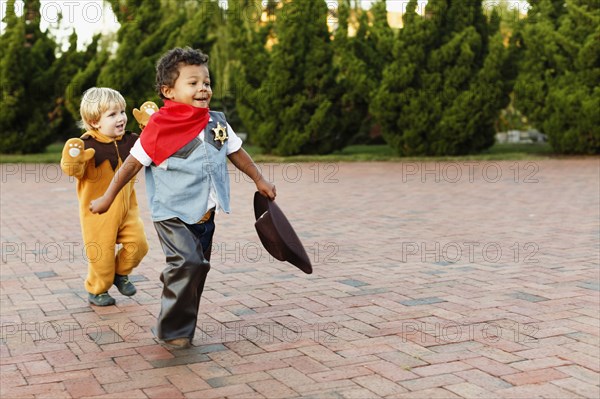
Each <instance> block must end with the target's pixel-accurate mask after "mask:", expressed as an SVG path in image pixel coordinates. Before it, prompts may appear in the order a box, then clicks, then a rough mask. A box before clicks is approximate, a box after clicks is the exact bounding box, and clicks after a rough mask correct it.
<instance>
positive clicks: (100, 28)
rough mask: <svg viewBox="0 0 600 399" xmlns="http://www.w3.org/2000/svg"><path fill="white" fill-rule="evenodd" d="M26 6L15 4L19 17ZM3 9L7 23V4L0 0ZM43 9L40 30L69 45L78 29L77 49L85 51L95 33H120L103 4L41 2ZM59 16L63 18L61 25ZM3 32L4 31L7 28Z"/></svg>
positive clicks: (75, 0) (98, 0) (89, 1)
mask: <svg viewBox="0 0 600 399" xmlns="http://www.w3.org/2000/svg"><path fill="white" fill-rule="evenodd" d="M23 4H24V3H23V2H22V1H16V2H15V10H16V13H17V15H21V14H22V10H23ZM0 5H1V9H0V13H1V16H2V19H4V16H5V15H6V0H0ZM40 5H41V7H40V14H41V22H40V28H41V29H42V30H45V29H50V31H51V32H52V34H53V35H54V36H55V37H56V39H57V41H58V42H59V43H60V42H63V43H64V42H67V40H68V38H69V36H70V35H71V33H72V32H73V29H75V31H76V32H77V36H78V38H77V39H78V40H77V44H78V47H79V48H80V49H83V48H85V47H86V46H87V44H89V43H90V42H91V41H92V37H93V36H94V35H95V34H96V33H100V32H102V33H108V32H116V31H117V30H118V29H119V23H118V22H117V18H116V17H115V15H114V14H113V12H112V10H111V8H110V6H108V4H105V3H104V2H103V1H102V0H41V1H40ZM59 14H62V21H61V23H60V25H59V24H58V19H59V18H58V15H59ZM2 25H4V24H2ZM1 29H2V30H3V29H4V26H2V27H1Z"/></svg>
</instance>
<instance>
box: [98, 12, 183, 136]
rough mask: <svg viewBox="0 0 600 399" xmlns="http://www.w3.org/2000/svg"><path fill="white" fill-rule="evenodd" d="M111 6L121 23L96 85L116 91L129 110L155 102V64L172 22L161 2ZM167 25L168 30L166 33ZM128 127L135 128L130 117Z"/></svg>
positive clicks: (156, 96) (135, 124)
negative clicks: (113, 51)
mask: <svg viewBox="0 0 600 399" xmlns="http://www.w3.org/2000/svg"><path fill="white" fill-rule="evenodd" d="M110 4H111V7H112V9H113V12H114V13H115V16H116V17H117V19H118V21H119V23H120V24H121V27H120V28H119V31H118V32H117V40H118V48H117V51H116V54H115V55H114V57H111V58H110V59H109V60H108V63H107V64H106V65H104V66H102V68H101V70H100V73H99V75H98V80H97V82H96V85H97V86H105V87H111V88H113V89H115V90H118V91H119V92H120V93H121V94H122V95H123V97H125V100H126V101H127V107H128V109H129V110H131V109H132V108H134V107H137V106H139V105H141V104H142V103H143V102H144V101H147V100H154V101H157V102H158V98H159V97H158V95H157V94H154V81H155V67H154V64H155V62H156V59H157V58H158V57H159V56H160V53H161V52H162V50H163V46H164V40H165V37H166V36H165V35H166V34H167V33H170V32H172V31H173V29H174V26H173V25H171V24H172V21H173V19H172V18H167V17H166V16H165V15H164V14H163V9H162V7H161V1H160V0H125V1H121V0H110ZM166 26H168V27H170V28H171V29H169V30H166V29H165V27H166ZM159 105H160V104H159ZM127 127H128V128H129V129H131V130H136V129H137V122H136V121H135V119H134V118H129V121H128V123H127Z"/></svg>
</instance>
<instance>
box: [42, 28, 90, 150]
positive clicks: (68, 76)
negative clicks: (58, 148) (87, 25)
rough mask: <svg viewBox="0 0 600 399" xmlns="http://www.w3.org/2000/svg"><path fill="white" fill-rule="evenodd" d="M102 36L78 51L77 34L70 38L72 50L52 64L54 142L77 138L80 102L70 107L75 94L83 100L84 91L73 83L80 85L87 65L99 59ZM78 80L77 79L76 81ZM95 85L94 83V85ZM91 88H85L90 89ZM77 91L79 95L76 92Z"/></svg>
mask: <svg viewBox="0 0 600 399" xmlns="http://www.w3.org/2000/svg"><path fill="white" fill-rule="evenodd" d="M99 39H100V36H99V35H96V36H95V37H94V38H93V40H92V43H91V44H90V45H88V47H87V49H86V50H85V51H79V50H78V49H77V34H76V33H75V31H73V33H72V34H71V36H70V37H69V48H68V50H66V51H65V52H63V53H62V54H61V55H60V57H59V58H57V59H56V61H55V62H54V64H52V68H51V73H50V75H51V76H53V86H54V90H53V92H54V94H53V98H54V109H53V110H52V111H51V112H50V114H49V118H50V127H51V129H52V136H53V137H54V138H55V139H59V140H66V139H68V138H70V137H73V136H77V135H78V134H79V132H80V129H79V128H78V127H77V124H76V121H78V120H79V103H78V102H77V103H76V104H75V105H74V107H73V110H74V111H75V112H74V113H73V112H71V104H69V102H70V101H72V99H73V98H72V97H73V94H75V96H76V97H77V98H79V99H80V98H81V95H82V93H83V91H85V89H84V90H83V91H82V90H81V87H79V85H76V84H73V85H71V83H72V82H78V81H79V80H78V79H79V77H78V74H79V73H80V71H82V70H83V69H84V68H85V67H86V65H88V64H89V63H90V62H91V61H92V60H93V58H94V57H95V56H96V53H97V47H98V40H99ZM75 79H77V80H75ZM91 86H93V83H92V84H91ZM91 86H88V87H86V89H87V88H89V87H91ZM73 90H77V93H73Z"/></svg>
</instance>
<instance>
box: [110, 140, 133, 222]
mask: <svg viewBox="0 0 600 399" xmlns="http://www.w3.org/2000/svg"><path fill="white" fill-rule="evenodd" d="M113 143H114V144H115V151H116V152H117V160H118V162H117V168H116V169H115V174H116V173H117V171H119V169H121V166H123V160H122V159H121V155H120V154H119V146H118V145H117V140H114V141H113ZM127 185H129V184H127ZM124 188H125V187H123V189H124ZM123 189H121V195H122V196H123V200H122V201H121V205H122V209H123V212H122V213H123V215H125V214H126V213H127V207H126V206H125V194H124V193H123Z"/></svg>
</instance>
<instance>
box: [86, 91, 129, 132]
mask: <svg viewBox="0 0 600 399" xmlns="http://www.w3.org/2000/svg"><path fill="white" fill-rule="evenodd" d="M113 104H117V105H120V106H121V107H123V108H125V107H126V105H127V104H126V102H125V99H124V98H123V96H122V95H121V93H119V92H118V91H116V90H114V89H110V88H108V87H92V88H90V89H87V90H86V91H85V92H84V93H83V97H82V98H81V105H80V106H79V114H80V115H81V121H80V122H79V124H80V126H81V128H82V129H86V130H95V128H94V127H93V126H92V124H94V123H97V122H98V121H99V120H100V117H101V116H102V114H103V113H104V112H105V111H106V110H107V109H108V108H110V106H111V105H113Z"/></svg>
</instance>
